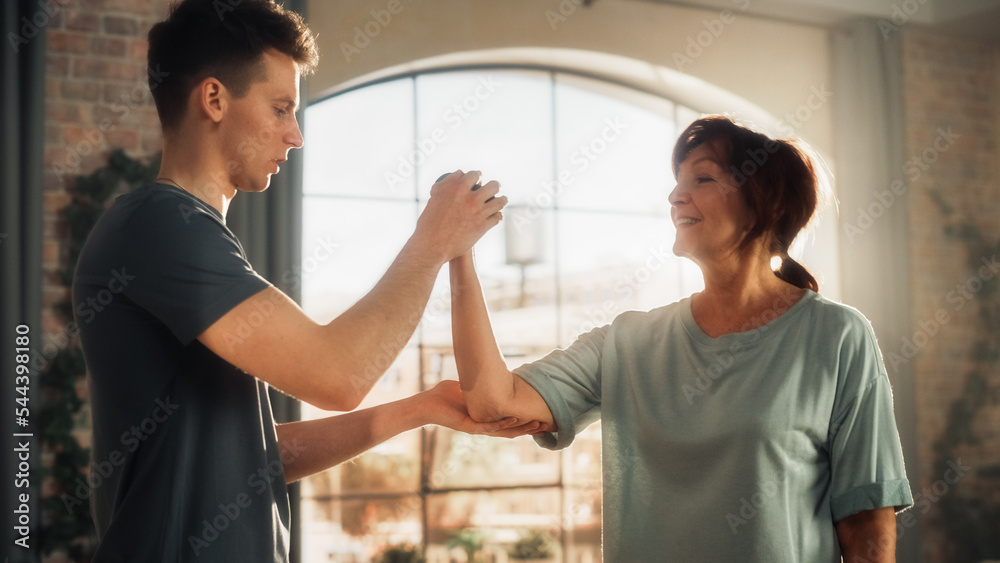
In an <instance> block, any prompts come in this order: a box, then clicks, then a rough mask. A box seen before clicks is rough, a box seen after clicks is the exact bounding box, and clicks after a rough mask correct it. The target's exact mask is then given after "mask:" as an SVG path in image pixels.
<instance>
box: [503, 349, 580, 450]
mask: <svg viewBox="0 0 1000 563" xmlns="http://www.w3.org/2000/svg"><path fill="white" fill-rule="evenodd" d="M514 373H515V374H517V375H518V376H519V377H520V378H521V379H523V380H524V381H525V382H526V383H527V384H528V385H531V387H533V388H534V389H535V391H537V392H538V394H539V395H541V396H542V400H543V401H545V404H546V405H548V407H549V411H550V412H551V413H552V418H553V420H554V421H555V423H556V428H558V430H557V431H556V432H545V433H544V434H539V435H537V436H535V437H534V438H535V443H537V444H538V445H539V446H541V447H543V448H545V449H547V450H561V449H563V448H566V447H568V446H569V445H570V444H572V443H573V439H574V438H576V421H575V420H574V418H573V413H572V412H570V408H569V405H568V404H567V403H566V399H565V398H564V397H563V396H562V394H561V393H560V392H559V390H558V389H557V388H556V385H555V383H553V381H552V379H550V378H549V377H548V376H547V375H545V373H544V372H542V371H541V370H539V369H537V368H535V367H533V366H531V365H525V366H521V367H519V368H517V369H515V370H514Z"/></svg>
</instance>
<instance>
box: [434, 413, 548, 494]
mask: <svg viewBox="0 0 1000 563" xmlns="http://www.w3.org/2000/svg"><path fill="white" fill-rule="evenodd" d="M428 446H429V450H430V452H431V455H432V457H431V460H432V461H431V467H430V485H431V487H432V488H433V489H449V488H464V487H497V486H512V485H535V484H551V485H556V484H558V483H559V454H558V453H557V452H551V451H549V450H544V449H542V448H539V447H538V446H537V445H536V444H535V442H534V440H532V438H531V437H530V436H522V437H520V438H515V439H513V440H498V439H496V438H491V437H489V436H471V435H469V434H465V433H462V432H455V431H453V430H449V429H447V428H440V427H435V428H433V429H431V430H430V431H429V432H428Z"/></svg>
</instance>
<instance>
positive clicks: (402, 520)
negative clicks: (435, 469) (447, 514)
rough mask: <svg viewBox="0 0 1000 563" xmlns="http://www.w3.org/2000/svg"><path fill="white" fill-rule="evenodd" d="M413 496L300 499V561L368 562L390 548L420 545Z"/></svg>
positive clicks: (418, 507) (418, 501) (416, 501)
mask: <svg viewBox="0 0 1000 563" xmlns="http://www.w3.org/2000/svg"><path fill="white" fill-rule="evenodd" d="M421 503H422V501H421V499H420V497H418V496H416V495H407V496H399V497H391V498H378V499H375V498H371V499H345V500H342V499H336V498H332V499H326V500H321V501H318V500H312V499H307V498H303V499H302V524H301V525H302V531H301V534H302V551H303V553H302V561H307V562H310V563H311V562H318V561H334V562H338V563H369V562H371V561H372V560H373V558H374V557H376V556H377V555H378V554H379V553H381V552H382V551H383V550H384V549H386V548H387V547H388V546H391V545H398V544H411V545H414V544H415V545H417V546H419V545H420V544H421V537H422V535H423V533H422V524H421V521H422V508H421V506H422V504H421Z"/></svg>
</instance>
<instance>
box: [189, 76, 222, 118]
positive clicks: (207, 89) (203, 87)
mask: <svg viewBox="0 0 1000 563" xmlns="http://www.w3.org/2000/svg"><path fill="white" fill-rule="evenodd" d="M194 93H195V96H196V97H197V99H196V100H195V101H196V102H197V107H198V109H199V111H200V112H201V114H202V115H204V116H205V117H206V118H208V119H209V120H211V121H212V122H213V123H218V122H220V121H222V116H223V115H225V113H226V109H227V107H228V104H227V101H228V95H227V94H228V93H227V91H226V87H225V86H224V85H223V84H222V82H219V79H217V78H212V77H211V76H210V77H208V78H206V79H204V80H202V81H201V83H200V84H198V87H197V88H195V90H194Z"/></svg>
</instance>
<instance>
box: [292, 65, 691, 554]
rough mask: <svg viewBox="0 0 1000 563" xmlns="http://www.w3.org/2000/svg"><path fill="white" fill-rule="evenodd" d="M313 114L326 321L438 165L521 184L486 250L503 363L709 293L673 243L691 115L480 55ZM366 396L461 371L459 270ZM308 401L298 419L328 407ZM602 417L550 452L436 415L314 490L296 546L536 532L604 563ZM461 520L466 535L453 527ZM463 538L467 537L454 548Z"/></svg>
mask: <svg viewBox="0 0 1000 563" xmlns="http://www.w3.org/2000/svg"><path fill="white" fill-rule="evenodd" d="M305 115H306V117H305V135H306V144H305V149H304V150H305V171H304V193H305V200H304V226H303V262H302V272H301V277H302V279H301V282H302V289H303V291H302V295H303V306H304V308H305V310H306V312H307V313H308V314H310V315H311V316H312V317H313V318H314V319H315V320H317V321H319V322H328V321H329V320H330V319H332V318H333V317H334V316H336V315H337V314H339V313H341V312H342V311H344V310H346V309H347V308H348V307H349V306H351V305H352V304H353V303H354V302H355V301H356V300H357V299H358V298H359V297H361V296H362V295H363V294H364V293H366V292H367V291H368V290H369V289H370V288H371V287H372V286H373V285H374V284H375V282H376V281H377V280H378V279H379V277H380V276H381V275H382V274H383V273H384V272H385V270H386V268H387V267H388V266H389V264H390V262H391V261H392V259H393V258H394V257H395V255H396V253H398V251H399V249H400V248H401V247H402V246H403V244H404V242H405V241H406V239H407V237H408V236H409V235H410V233H412V231H413V229H414V226H415V222H416V218H417V216H418V215H419V212H420V210H421V209H422V207H423V205H424V204H425V202H426V200H427V198H428V197H429V189H430V186H431V184H432V183H433V182H434V180H435V179H436V178H437V177H438V176H439V175H441V174H442V173H445V172H450V171H453V170H456V169H459V168H461V169H463V170H470V169H479V170H482V171H483V174H484V179H486V180H490V179H496V180H499V181H500V182H501V184H502V186H503V188H502V193H504V194H506V195H507V196H508V197H509V198H510V204H509V206H508V208H507V210H506V211H505V220H504V221H503V222H502V223H501V225H500V226H498V227H497V228H495V229H493V230H492V231H491V232H489V233H488V234H487V235H486V236H485V237H484V238H483V239H482V240H481V241H480V243H479V244H478V245H477V247H476V254H477V264H478V266H479V273H480V277H481V278H482V281H483V286H484V290H485V292H486V294H487V300H488V302H489V305H490V309H491V316H492V321H493V325H494V330H495V332H496V334H497V340H498V342H499V343H500V345H501V348H502V349H503V352H504V354H505V355H506V357H507V360H508V363H509V365H510V367H516V366H518V365H520V364H522V363H524V362H527V361H531V360H533V359H536V358H539V357H541V356H542V355H544V354H545V353H547V352H548V351H550V350H551V349H553V348H555V347H561V346H565V345H568V344H569V343H571V342H572V341H573V339H574V338H575V337H576V336H577V335H578V334H580V333H581V332H584V331H586V330H589V329H590V328H592V327H594V326H599V325H603V324H605V323H608V322H610V321H611V319H613V318H614V316H615V315H617V314H618V313H620V312H622V311H625V310H628V309H650V308H653V307H657V306H660V305H665V304H667V303H670V302H673V301H675V300H677V299H678V298H680V297H682V296H685V295H689V294H691V293H692V292H694V291H698V290H699V289H700V288H701V284H702V280H701V275H700V272H699V271H698V270H697V269H696V268H695V267H694V266H693V265H692V264H691V263H690V262H688V261H686V260H681V259H679V258H677V257H675V256H673V254H672V253H671V246H672V243H673V238H674V227H673V225H672V224H671V222H670V215H669V203H668V201H667V195H668V194H669V192H670V190H671V189H673V186H674V185H675V182H674V179H673V175H672V173H671V171H670V162H669V161H670V152H671V149H672V147H673V144H674V142H675V140H676V137H677V135H678V133H679V132H680V130H682V129H683V128H684V127H685V126H687V124H688V123H690V122H691V121H692V120H693V119H694V118H696V117H697V115H698V114H697V113H696V112H694V111H692V110H691V109H688V108H686V107H684V106H681V105H679V104H676V103H674V102H672V101H670V100H667V99H664V98H662V97H659V96H654V95H651V94H649V93H644V92H641V91H638V90H635V89H633V88H629V87H626V86H623V85H620V84H616V83H611V82H608V81H604V80H599V79H596V78H593V77H587V76H583V75H580V74H573V73H565V72H557V71H548V70H539V69H536V68H512V67H495V68H475V69H465V70H449V71H443V72H426V73H420V74H415V75H406V76H402V77H395V78H392V79H388V80H383V81H380V82H377V83H373V84H368V85H364V86H361V87H357V88H354V89H352V90H350V91H347V92H344V93H340V94H338V95H336V96H334V97H330V98H327V99H325V100H322V101H320V102H317V103H315V104H313V105H311V106H310V107H309V108H308V109H307V110H306V114H305ZM389 363H390V362H389V360H388V358H378V357H376V358H372V366H373V368H374V369H378V370H382V369H386V368H388V371H387V373H386V375H385V376H384V377H383V379H382V380H381V381H380V382H379V383H378V384H377V386H376V388H375V389H374V390H373V391H372V393H371V395H370V396H369V397H368V399H367V400H366V401H365V405H371V404H378V403H383V402H386V401H390V400H394V399H398V398H402V397H405V396H409V395H412V394H414V393H416V392H418V391H419V390H420V389H424V388H428V387H430V386H432V385H434V384H435V383H436V382H438V381H439V380H440V379H442V378H454V377H455V365H454V360H453V357H452V352H451V333H450V299H449V288H448V274H447V269H445V270H444V271H442V274H441V276H440V277H439V279H438V283H437V287H436V288H435V291H434V294H433V295H432V297H431V300H430V303H429V305H428V308H427V311H426V313H425V315H424V317H423V320H422V322H421V325H420V328H419V329H418V331H417V333H416V334H415V335H414V337H413V339H412V340H411V341H410V342H409V343H408V345H407V347H406V349H405V350H404V351H403V353H402V354H401V356H400V357H399V358H398V359H397V360H396V361H395V362H394V363H392V365H391V366H390V365H388V364H389ZM325 414H326V413H324V412H323V411H319V410H317V409H313V408H311V407H309V406H308V405H304V406H303V417H304V418H312V417H317V416H322V415H325ZM600 456H601V448H600V431H599V425H594V426H592V427H591V428H589V429H588V430H587V431H586V432H584V433H582V434H581V435H580V436H578V438H577V439H576V442H575V443H574V444H573V446H572V447H570V448H569V449H568V450H565V451H563V452H559V453H554V452H549V451H546V450H542V449H541V448H539V447H537V446H536V445H535V444H534V443H533V441H532V440H531V438H529V437H523V438H519V439H516V440H510V441H508V440H501V439H494V438H487V437H470V436H466V435H461V434H458V433H455V432H452V431H450V430H447V429H443V428H426V429H422V430H420V431H418V432H410V433H407V434H405V435H402V436H400V437H398V438H396V439H394V440H391V441H389V442H387V443H385V444H383V445H381V446H378V447H376V448H374V449H373V450H372V451H370V452H368V453H366V454H364V455H362V456H360V457H359V458H358V459H356V460H355V461H353V462H351V463H346V464H343V465H342V466H340V467H337V468H334V469H332V470H330V471H327V472H325V473H323V474H320V475H317V476H314V477H311V478H308V479H306V480H305V481H304V482H303V486H302V516H303V518H302V520H303V524H302V528H301V531H300V533H301V534H302V545H303V556H304V557H303V560H304V561H326V560H331V561H366V562H367V561H370V560H372V557H373V555H374V554H376V553H378V552H379V551H380V550H382V549H384V548H385V547H386V546H389V545H394V544H401V543H410V544H416V545H418V546H419V545H420V544H424V545H425V546H426V548H427V557H428V562H435V561H442V562H446V561H450V559H449V556H448V549H449V548H448V547H447V546H448V545H452V544H453V543H454V542H453V543H452V544H449V540H452V539H453V538H456V537H460V538H465V539H472V540H475V538H476V536H475V535H474V534H472V533H469V532H470V531H472V532H480V533H481V534H482V536H481V538H482V539H483V542H484V550H486V551H487V552H492V553H494V554H495V556H494V558H493V559H489V558H487V559H484V560H486V561H498V562H503V561H506V560H507V555H506V553H505V551H504V546H506V545H509V544H510V543H512V542H513V541H515V540H516V539H517V538H518V537H519V535H520V534H523V533H525V532H526V531H529V530H544V531H546V532H549V533H551V534H552V536H553V538H554V540H555V543H556V549H557V552H558V553H559V558H558V559H557V560H561V561H600V541H601V540H600V538H601V533H600V514H601V495H600V492H601V489H600V480H601V471H600ZM463 531H465V532H466V533H465V534H464V535H460V534H462V533H463ZM456 549H457V548H456Z"/></svg>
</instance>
